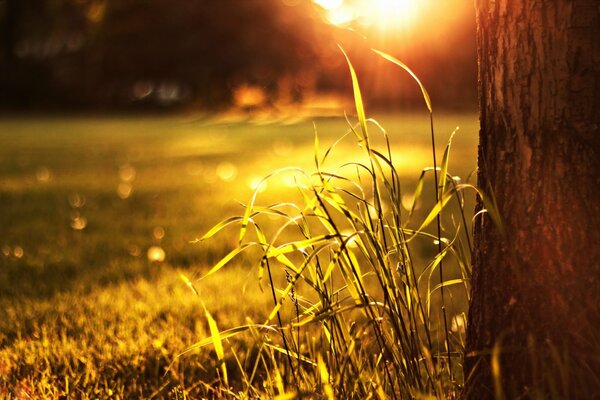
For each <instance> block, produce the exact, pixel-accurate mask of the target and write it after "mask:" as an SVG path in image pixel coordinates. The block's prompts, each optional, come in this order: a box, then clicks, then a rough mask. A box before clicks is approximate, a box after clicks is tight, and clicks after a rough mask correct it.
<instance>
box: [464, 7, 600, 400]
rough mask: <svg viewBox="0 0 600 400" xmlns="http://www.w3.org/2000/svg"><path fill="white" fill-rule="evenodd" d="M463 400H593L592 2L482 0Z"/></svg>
mask: <svg viewBox="0 0 600 400" xmlns="http://www.w3.org/2000/svg"><path fill="white" fill-rule="evenodd" d="M477 22H478V26H479V29H478V47H479V68H480V69H479V78H480V86H479V87H480V94H481V98H480V101H481V106H480V109H481V135H480V140H481V142H480V146H479V185H480V187H482V188H483V189H484V190H485V191H486V192H487V193H489V194H490V195H491V196H493V197H494V198H495V201H496V203H497V208H498V212H499V215H500V217H501V219H502V225H501V228H499V227H498V226H495V225H494V224H493V223H492V221H491V220H490V218H489V216H484V217H479V218H478V220H477V224H476V226H475V240H476V250H475V253H474V265H473V276H472V288H473V291H472V299H471V307H470V311H469V323H468V332H467V348H466V351H467V353H466V359H465V376H466V377H467V379H468V381H467V393H468V396H467V397H468V398H472V399H487V398H494V397H495V398H510V399H514V398H544V399H546V398H561V399H563V398H564V399H567V398H569V399H573V398H581V399H583V398H586V399H589V398H599V397H600V375H598V371H600V334H599V330H598V329H599V328H600V313H599V308H598V305H599V304H600V245H599V244H600V228H599V227H600V203H599V202H598V199H599V198H600V189H599V188H600V179H599V176H600V175H599V174H598V167H599V166H600V132H599V129H600V63H599V62H598V60H600V40H599V39H600V9H599V8H598V2H597V0H561V1H543V2H526V1H512V0H501V1H492V0H478V1H477Z"/></svg>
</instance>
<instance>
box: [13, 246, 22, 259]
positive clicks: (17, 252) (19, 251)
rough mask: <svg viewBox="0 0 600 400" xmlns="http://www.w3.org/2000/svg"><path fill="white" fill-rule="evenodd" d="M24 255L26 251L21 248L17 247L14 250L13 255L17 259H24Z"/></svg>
mask: <svg viewBox="0 0 600 400" xmlns="http://www.w3.org/2000/svg"><path fill="white" fill-rule="evenodd" d="M24 254H25V251H24V250H23V248H22V247H21V246H15V248H14V249H13V255H14V256H15V257H17V258H22V257H23V255H24Z"/></svg>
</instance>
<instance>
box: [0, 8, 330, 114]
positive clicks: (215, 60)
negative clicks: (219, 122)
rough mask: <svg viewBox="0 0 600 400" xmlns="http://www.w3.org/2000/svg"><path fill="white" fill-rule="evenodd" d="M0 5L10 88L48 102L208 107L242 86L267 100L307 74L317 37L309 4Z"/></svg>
mask: <svg viewBox="0 0 600 400" xmlns="http://www.w3.org/2000/svg"><path fill="white" fill-rule="evenodd" d="M3 1H4V2H5V4H4V5H5V7H4V9H5V17H4V18H3V30H4V32H5V33H7V35H6V37H5V43H4V47H5V51H4V53H5V54H6V56H5V60H8V59H9V58H8V57H9V55H14V56H16V57H17V58H18V59H19V64H20V65H19V70H20V74H19V77H17V78H16V79H15V80H16V82H15V83H16V84H17V87H16V88H13V90H16V91H18V92H20V93H21V95H23V96H25V97H27V98H29V99H30V100H31V101H35V100H36V99H35V98H36V96H39V98H38V99H37V100H38V101H41V99H42V98H43V97H44V96H46V97H51V101H52V103H54V104H57V103H58V104H60V103H61V102H66V103H69V104H93V103H96V102H99V103H100V104H101V105H105V106H115V105H116V106H120V105H123V104H127V103H130V102H132V101H138V102H139V103H140V104H145V105H150V104H151V103H153V102H158V103H162V104H165V105H173V104H177V103H179V102H182V101H192V100H195V99H201V100H202V103H204V104H205V105H207V106H212V107H216V106H221V105H223V104H226V103H227V102H229V100H230V98H231V92H232V89H234V86H236V85H240V84H243V83H249V84H254V85H259V86H262V87H264V88H265V89H266V90H267V92H270V93H271V94H272V95H274V94H275V93H276V92H277V90H276V89H277V83H278V80H279V78H281V77H282V76H286V75H287V76H289V75H293V74H296V73H297V72H298V71H306V70H309V71H314V70H316V69H317V68H315V65H317V64H319V62H318V58H319V52H320V51H321V50H320V44H319V43H320V40H321V41H322V40H324V37H325V31H324V30H323V31H318V29H320V28H319V24H316V23H315V21H314V18H316V15H315V12H316V11H315V10H314V9H313V7H312V6H311V4H310V2H298V3H297V4H295V5H293V6H289V5H286V4H284V2H282V1H281V0H261V1H239V0H220V1H209V2H207V1H201V0H188V1H185V2H183V1H182V2H177V3H173V2H172V1H169V0H152V1H147V0H20V1H19V2H17V1H16V0H3ZM19 9H21V10H22V11H23V12H22V15H21V16H20V18H16V17H14V16H16V15H17V13H18V10H19ZM17 21H18V22H17ZM17 25H18V26H17ZM317 36H319V37H320V40H317ZM30 78H33V79H32V80H30ZM25 93H27V95H24V94H25ZM13 95H14V93H13ZM32 97H33V98H32ZM4 100H6V98H5V99H4ZM10 101H14V97H13V98H11V99H10Z"/></svg>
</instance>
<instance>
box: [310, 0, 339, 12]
mask: <svg viewBox="0 0 600 400" xmlns="http://www.w3.org/2000/svg"><path fill="white" fill-rule="evenodd" d="M314 2H315V4H318V5H320V6H321V7H323V8H324V9H326V10H333V9H335V8H338V7H339V6H341V5H342V3H343V2H344V0H314Z"/></svg>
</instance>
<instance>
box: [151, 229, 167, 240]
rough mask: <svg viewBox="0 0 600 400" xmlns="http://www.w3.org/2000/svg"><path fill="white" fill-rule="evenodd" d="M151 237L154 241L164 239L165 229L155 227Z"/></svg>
mask: <svg viewBox="0 0 600 400" xmlns="http://www.w3.org/2000/svg"><path fill="white" fill-rule="evenodd" d="M152 235H153V236H154V238H155V239H157V240H161V239H162V238H164V237H165V228H163V227H162V226H157V227H155V228H154V229H153V230H152Z"/></svg>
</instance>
